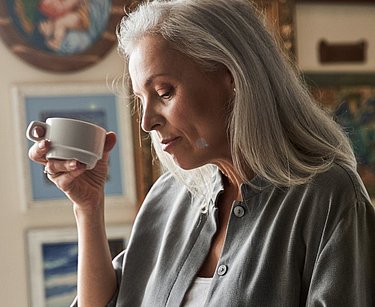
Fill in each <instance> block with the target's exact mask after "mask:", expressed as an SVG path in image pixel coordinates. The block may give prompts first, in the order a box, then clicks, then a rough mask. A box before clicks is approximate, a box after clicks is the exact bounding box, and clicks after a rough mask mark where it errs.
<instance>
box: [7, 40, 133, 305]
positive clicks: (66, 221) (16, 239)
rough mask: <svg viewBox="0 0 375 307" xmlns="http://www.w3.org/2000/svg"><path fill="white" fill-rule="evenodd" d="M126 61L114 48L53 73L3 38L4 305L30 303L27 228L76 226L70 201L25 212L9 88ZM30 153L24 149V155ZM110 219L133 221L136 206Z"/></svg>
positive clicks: (105, 69) (86, 74)
mask: <svg viewBox="0 0 375 307" xmlns="http://www.w3.org/2000/svg"><path fill="white" fill-rule="evenodd" d="M122 70H123V64H122V60H121V58H120V56H119V55H118V54H117V52H116V51H115V50H114V51H113V52H111V53H110V54H109V55H108V56H107V57H105V58H104V60H103V61H101V62H100V63H99V64H97V65H95V66H93V67H91V68H88V69H85V70H83V71H80V72H77V73H69V74H55V73H49V72H45V71H41V70H38V69H36V68H34V67H32V66H30V65H29V64H26V63H25V62H23V61H22V60H20V59H19V58H18V57H16V56H15V55H13V54H12V53H11V52H10V51H9V49H8V48H7V47H6V46H5V44H4V43H3V42H2V41H1V40H0V148H1V151H0V158H1V159H0V161H1V165H2V167H1V177H0V239H1V247H0V305H1V306H19V307H23V306H28V304H29V302H28V300H29V285H28V275H27V274H28V272H27V265H28V263H27V249H26V241H25V234H26V231H27V230H28V229H30V228H39V227H59V226H73V225H74V219H73V215H72V210H71V208H70V206H67V207H66V208H62V209H60V208H59V209H58V210H57V209H55V210H45V211H37V212H31V213H27V212H23V210H22V206H21V204H20V201H21V198H22V197H21V195H22V193H23V191H22V190H21V188H20V185H19V182H20V178H17V176H18V172H17V171H16V169H17V164H19V163H20V162H19V158H18V153H17V152H16V144H17V141H18V140H17V137H16V135H15V134H14V131H15V128H14V127H15V126H14V122H13V118H14V114H13V113H14V111H13V110H14V109H13V106H12V104H13V101H12V99H11V93H10V89H11V87H12V85H13V84H14V83H20V82H35V83H44V82H47V81H48V82H79V81H90V80H92V81H98V80H99V81H100V80H105V78H106V77H107V76H108V77H109V78H113V77H116V76H119V75H121V74H122ZM26 154H27V153H25V155H26ZM107 211H108V212H107V222H108V223H116V224H118V223H122V224H123V223H126V222H131V221H132V218H133V210H131V211H129V209H125V208H110V210H107Z"/></svg>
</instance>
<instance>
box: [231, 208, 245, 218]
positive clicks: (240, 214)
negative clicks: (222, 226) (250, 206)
mask: <svg viewBox="0 0 375 307" xmlns="http://www.w3.org/2000/svg"><path fill="white" fill-rule="evenodd" d="M233 213H234V215H235V216H237V217H243V216H244V215H245V209H244V208H243V207H242V206H235V207H234V208H233Z"/></svg>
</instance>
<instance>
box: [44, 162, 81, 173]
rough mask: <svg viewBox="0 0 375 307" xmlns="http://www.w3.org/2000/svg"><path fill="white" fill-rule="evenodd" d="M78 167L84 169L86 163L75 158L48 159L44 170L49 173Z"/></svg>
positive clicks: (73, 169) (74, 169)
mask: <svg viewBox="0 0 375 307" xmlns="http://www.w3.org/2000/svg"><path fill="white" fill-rule="evenodd" d="M79 169H83V170H84V169H86V165H85V164H83V163H81V162H78V161H77V160H58V159H49V160H48V161H47V164H46V170H47V171H48V172H49V173H51V174H56V173H66V172H72V171H76V170H79Z"/></svg>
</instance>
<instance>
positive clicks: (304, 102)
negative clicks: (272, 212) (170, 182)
mask: <svg viewBox="0 0 375 307" xmlns="http://www.w3.org/2000/svg"><path fill="white" fill-rule="evenodd" d="M146 35H160V36H161V37H163V38H164V39H165V40H167V41H168V42H170V43H171V45H172V46H173V47H174V48H175V49H176V50H178V51H180V52H181V53H183V54H185V55H187V56H189V57H190V58H192V59H193V60H194V61H196V62H197V63H199V64H200V65H202V67H203V69H206V70H214V69H215V68H216V67H217V66H218V64H222V65H224V66H226V67H227V68H228V70H229V71H230V73H231V74H232V76H233V79H234V84H235V90H236V95H235V98H234V101H233V106H232V111H231V114H229V122H228V133H229V138H230V143H231V151H232V158H233V162H234V165H235V167H236V169H237V171H238V173H239V174H240V176H241V177H242V178H243V180H244V182H250V180H251V174H252V172H255V173H256V174H258V175H260V176H262V177H264V178H266V179H267V180H269V181H270V182H271V183H272V184H274V185H277V186H291V185H296V184H303V183H306V182H308V181H309V179H311V177H313V176H314V175H315V174H317V173H320V172H324V171H325V170H327V169H328V168H329V167H330V166H331V165H332V163H333V162H334V161H339V162H341V163H344V164H346V165H348V166H349V167H350V168H353V169H355V168H356V160H355V157H354V154H353V151H352V148H351V145H350V143H349V141H348V138H347V137H346V135H345V133H344V132H343V131H342V129H341V128H340V126H339V125H338V124H336V123H335V122H334V121H333V120H332V119H331V118H330V117H329V116H328V115H327V114H326V113H325V112H324V111H323V110H321V108H320V107H319V106H318V105H317V104H316V103H315V102H314V100H313V99H312V98H311V95H310V94H309V92H308V91H307V90H306V88H305V87H304V85H303V83H302V82H301V80H300V78H299V77H298V74H297V73H296V72H295V70H294V68H293V67H292V65H290V63H289V62H288V60H287V59H286V57H285V56H284V55H283V53H282V52H281V51H280V48H279V46H278V44H277V43H276V41H275V39H274V37H273V36H272V35H271V34H270V33H269V32H268V31H267V30H266V27H265V26H264V23H263V20H262V19H261V18H259V14H258V12H257V11H256V9H255V8H254V7H253V5H252V4H250V3H249V1H248V0H230V1H228V0H172V1H152V2H147V3H145V4H143V5H140V6H138V8H137V9H136V11H135V12H133V13H130V14H129V15H128V16H125V17H124V18H123V20H122V22H121V25H120V27H119V29H118V40H119V51H120V52H121V53H122V54H123V55H124V56H125V58H128V56H129V55H130V53H131V52H132V48H133V47H134V46H135V44H137V42H138V41H139V40H140V39H141V38H143V37H144V36H146ZM153 143H154V144H153V145H154V147H155V150H156V152H157V154H158V157H159V159H160V161H161V162H162V164H163V165H164V166H165V167H166V168H168V169H169V170H170V171H172V172H173V173H174V174H175V175H176V176H178V177H179V178H181V179H182V180H183V181H184V182H185V183H187V185H188V187H190V189H191V190H192V191H195V192H198V193H207V189H210V182H211V181H212V172H213V171H215V168H214V167H213V166H212V165H207V166H203V167H201V168H198V169H194V170H189V171H185V170H181V169H180V168H178V167H177V166H176V165H175V164H174V162H173V160H172V159H171V158H170V157H169V156H168V155H166V154H165V153H163V151H162V150H160V145H159V143H158V142H157V141H156V142H153ZM202 187H203V190H202Z"/></svg>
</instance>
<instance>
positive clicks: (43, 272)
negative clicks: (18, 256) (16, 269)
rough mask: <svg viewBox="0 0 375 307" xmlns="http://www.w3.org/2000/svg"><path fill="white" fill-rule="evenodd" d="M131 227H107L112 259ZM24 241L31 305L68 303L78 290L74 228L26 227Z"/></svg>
mask: <svg viewBox="0 0 375 307" xmlns="http://www.w3.org/2000/svg"><path fill="white" fill-rule="evenodd" d="M130 231H131V226H130V225H125V226H119V225H116V226H115V225H113V226H109V227H107V236H108V244H109V247H110V251H111V255H112V259H113V258H114V257H116V255H118V254H119V253H120V252H121V251H122V250H124V249H125V248H126V246H127V243H128V239H129V236H130ZM27 243H28V255H29V281H30V294H31V297H30V301H31V306H32V307H34V306H35V307H66V306H70V304H71V303H72V302H73V300H74V298H75V296H76V293H77V264H78V244H77V231H76V228H56V229H33V230H29V231H28V233H27Z"/></svg>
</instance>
